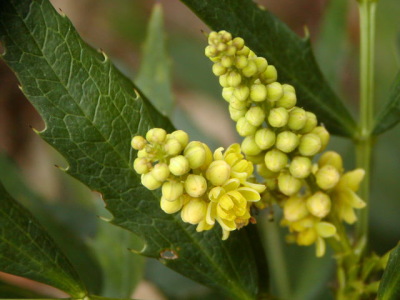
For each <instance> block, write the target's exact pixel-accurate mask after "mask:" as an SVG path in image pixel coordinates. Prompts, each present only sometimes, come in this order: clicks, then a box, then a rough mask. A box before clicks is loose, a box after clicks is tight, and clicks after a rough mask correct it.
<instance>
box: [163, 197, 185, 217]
mask: <svg viewBox="0 0 400 300" xmlns="http://www.w3.org/2000/svg"><path fill="white" fill-rule="evenodd" d="M160 206H161V209H162V210H163V211H164V212H165V213H167V214H173V213H176V212H178V211H179V210H180V209H181V208H182V206H183V201H182V197H179V198H178V199H176V200H175V201H168V200H166V199H165V198H164V197H161V201H160Z"/></svg>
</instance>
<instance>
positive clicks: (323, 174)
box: [315, 165, 340, 190]
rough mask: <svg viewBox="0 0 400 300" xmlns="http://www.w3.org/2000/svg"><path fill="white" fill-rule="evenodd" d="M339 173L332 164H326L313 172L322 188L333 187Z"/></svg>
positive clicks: (338, 177) (337, 180)
mask: <svg viewBox="0 0 400 300" xmlns="http://www.w3.org/2000/svg"><path fill="white" fill-rule="evenodd" d="M339 179H340V174H339V172H338V170H336V168H335V167H334V166H331V165H326V166H323V167H322V168H320V169H319V170H318V171H317V173H316V174H315V180H316V182H317V185H318V186H319V187H320V188H321V189H323V190H329V189H331V188H334V187H335V186H336V184H337V183H338V182H339Z"/></svg>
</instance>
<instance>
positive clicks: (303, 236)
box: [296, 228, 318, 246]
mask: <svg viewBox="0 0 400 300" xmlns="http://www.w3.org/2000/svg"><path fill="white" fill-rule="evenodd" d="M317 238H318V235H317V231H316V230H315V229H314V228H307V229H305V230H303V231H300V232H299V233H298V235H297V239H296V242H297V244H298V245H300V246H310V245H312V244H313V243H315V241H316V240H317Z"/></svg>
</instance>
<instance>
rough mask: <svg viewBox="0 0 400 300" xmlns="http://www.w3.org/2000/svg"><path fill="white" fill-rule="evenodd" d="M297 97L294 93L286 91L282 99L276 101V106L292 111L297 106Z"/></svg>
mask: <svg viewBox="0 0 400 300" xmlns="http://www.w3.org/2000/svg"><path fill="white" fill-rule="evenodd" d="M296 102H297V97H296V94H295V93H294V92H290V91H284V92H283V94H282V97H281V98H279V100H277V101H276V106H278V107H284V108H286V109H291V108H292V107H293V106H295V105H296Z"/></svg>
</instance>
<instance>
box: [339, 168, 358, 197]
mask: <svg viewBox="0 0 400 300" xmlns="http://www.w3.org/2000/svg"><path fill="white" fill-rule="evenodd" d="M364 176H365V171H364V170H363V169H355V170H353V171H349V172H346V173H345V174H343V176H342V178H341V179H340V182H339V184H338V187H337V188H338V189H343V188H349V189H351V190H352V191H353V192H357V191H358V189H359V187H360V183H361V181H362V180H363V178H364Z"/></svg>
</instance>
